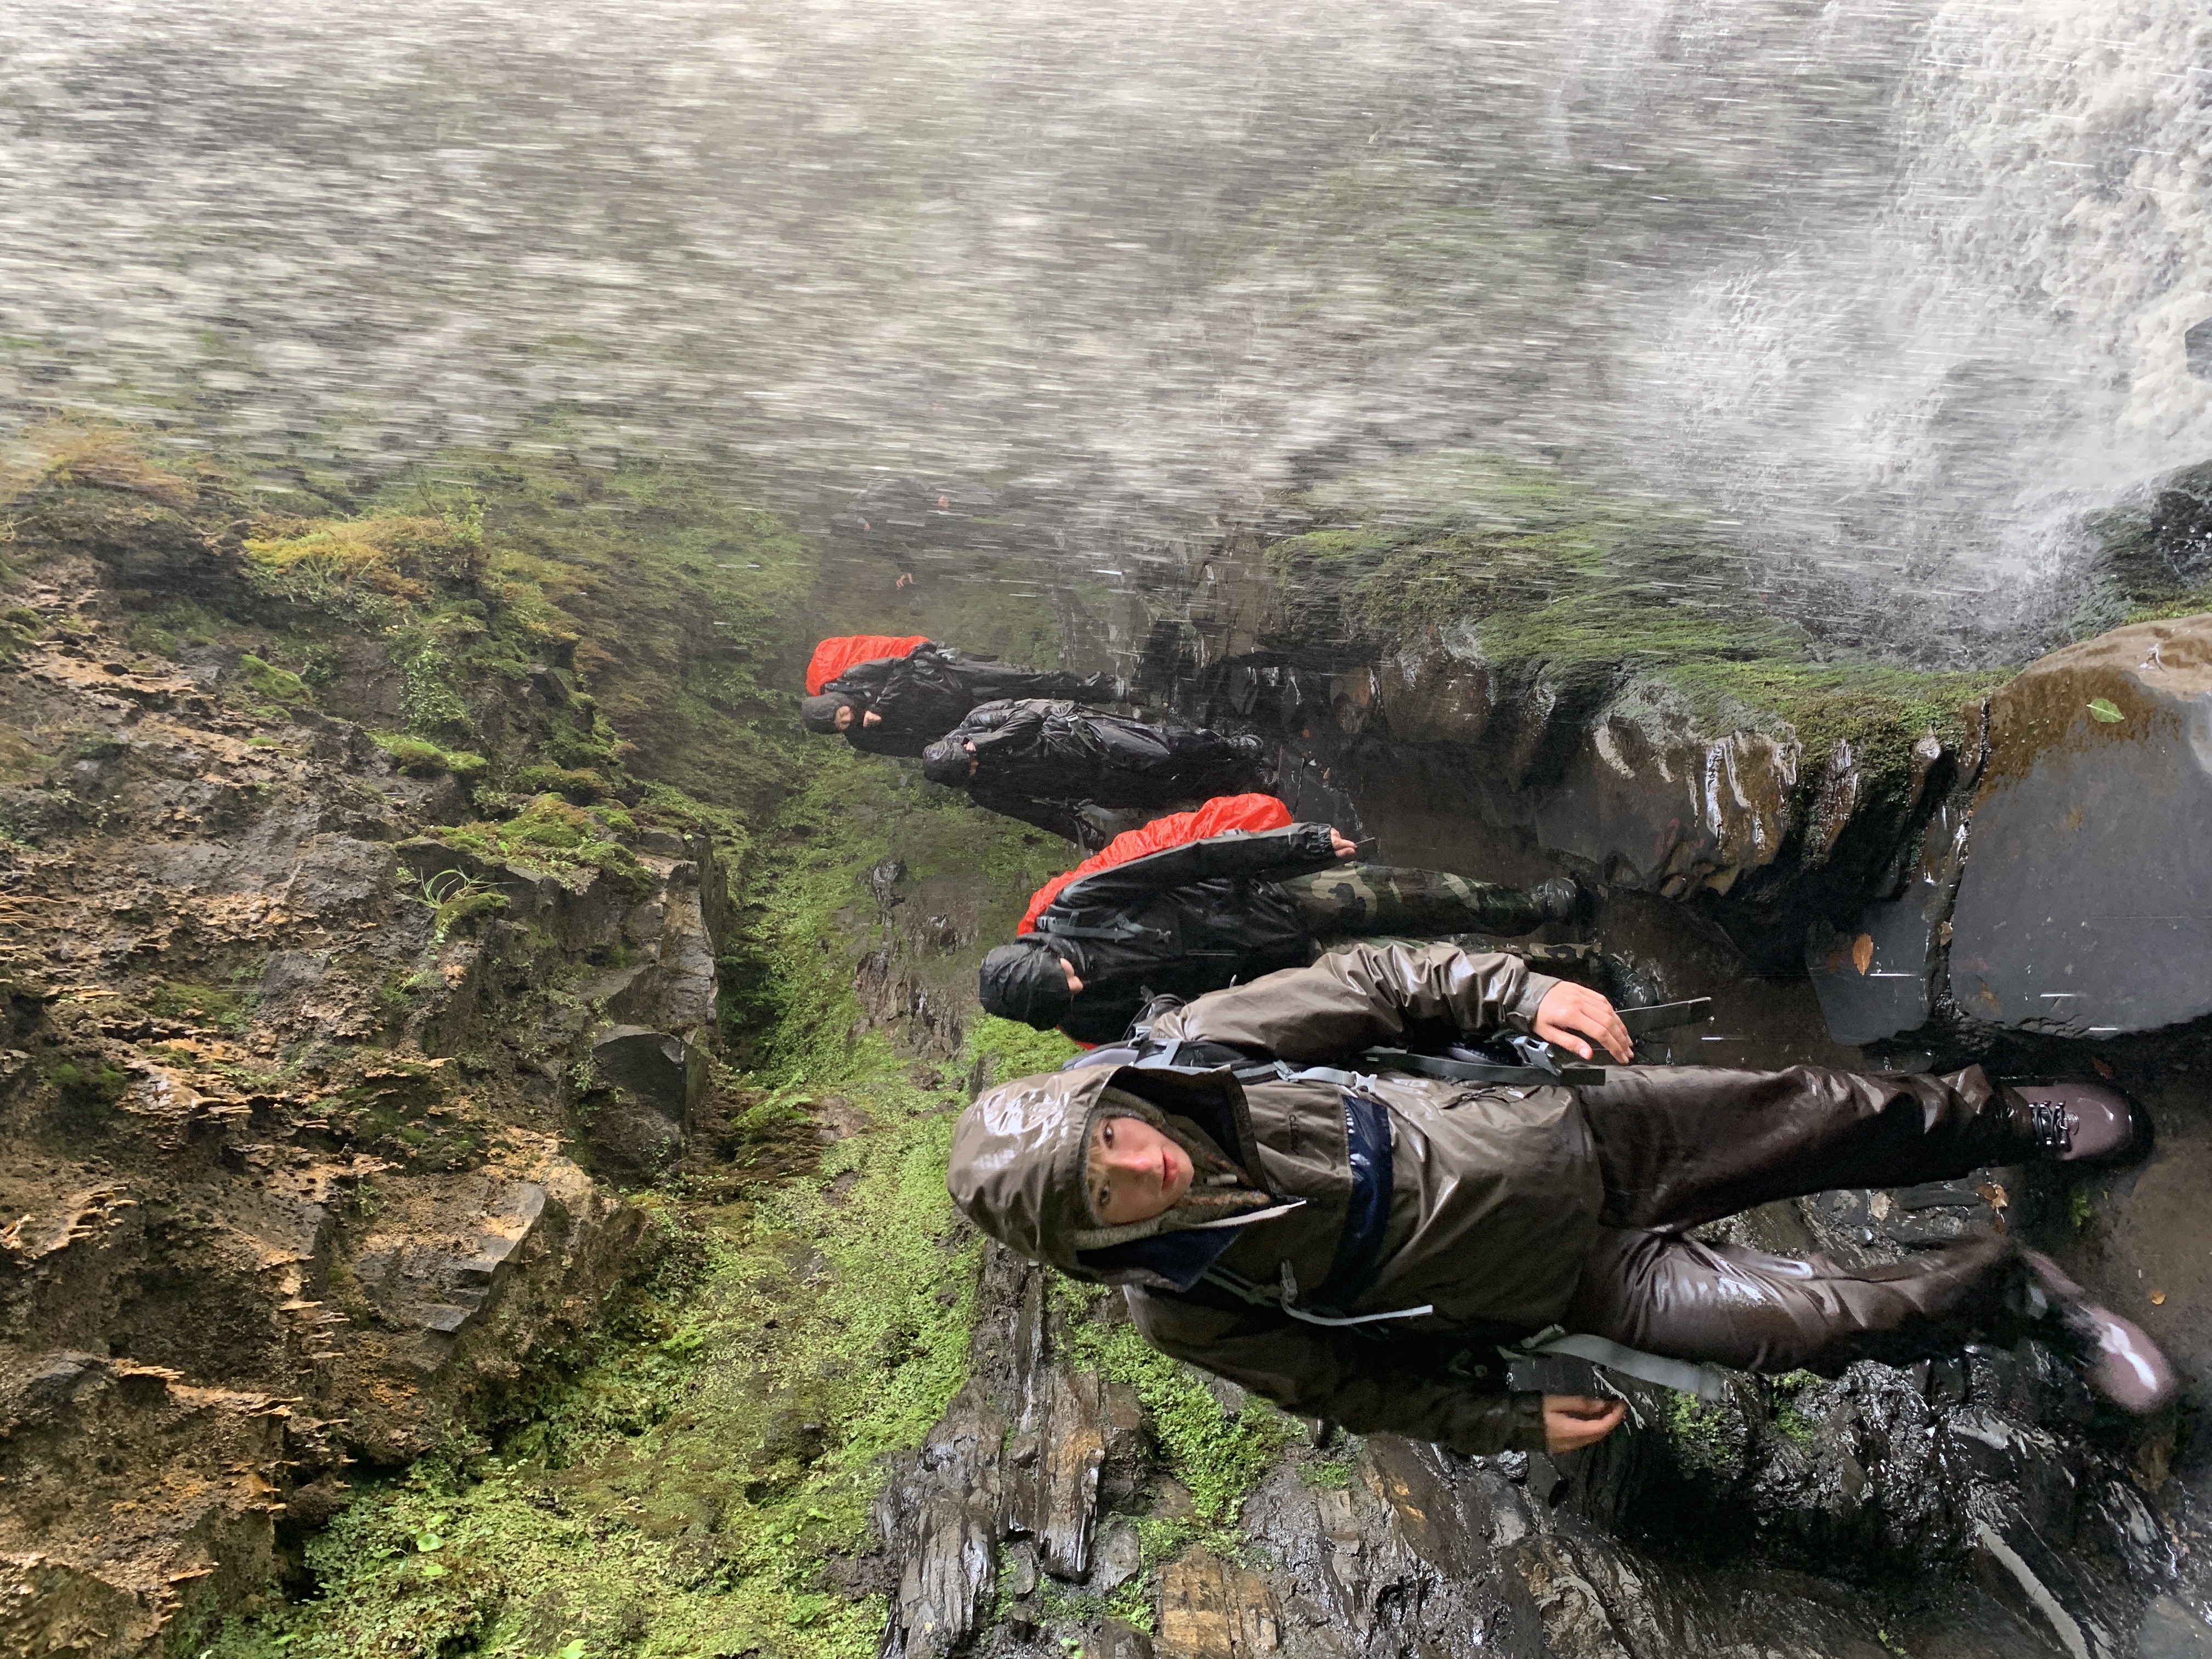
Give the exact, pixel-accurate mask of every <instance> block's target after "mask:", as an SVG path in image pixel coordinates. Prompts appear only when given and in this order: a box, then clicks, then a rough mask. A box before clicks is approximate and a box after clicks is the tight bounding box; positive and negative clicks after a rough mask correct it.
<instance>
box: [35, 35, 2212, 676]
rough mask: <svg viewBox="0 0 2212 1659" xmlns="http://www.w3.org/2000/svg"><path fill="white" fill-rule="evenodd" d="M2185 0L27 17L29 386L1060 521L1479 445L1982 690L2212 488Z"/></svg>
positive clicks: (263, 437)
mask: <svg viewBox="0 0 2212 1659" xmlns="http://www.w3.org/2000/svg"><path fill="white" fill-rule="evenodd" d="M2208 172H2212V20H2209V19H2208V18H2207V17H2206V16H2205V15H2203V11H2202V8H2201V7H2199V6H2197V5H2196V4H2194V3H2192V0H2014V3H2003V4H1997V3H1989V0H1946V3H1936V0H1922V3H1911V0H1860V3H1847V0H1832V3H1827V4H1825V5H1822V4H1817V3H1805V0H1705V3H1698V0H1678V3H1665V0H1483V3H1473V4H1470V3H1465V0H1448V3H1431V0H1376V3H1373V4H1368V5H1362V6H1357V7H1347V6H1344V5H1341V4H1338V3H1322V0H1209V3H1195V4H1193V3H1181V0H1178V3H1172V4H1170V3H1165V0H1116V3H1114V4H1111V5H1105V6H1100V5H1074V4H1067V3H1063V0H1051V3H1047V4H1044V5H1030V4H1024V5H1019V6H1017V5H1013V4H1008V3H996V0H933V3H930V4H927V5H921V4H914V3H900V0H813V3H806V0H760V3H754V4H750V5H744V6H738V5H734V4H731V3H727V0H714V3H706V0H694V3H683V0H659V3H633V0H623V3H614V0H546V3H543V4H535V5H532V6H529V7H523V6H520V5H512V4H509V5H487V4H470V3H461V0H396V3H392V4H388V5H384V6H380V7H376V8H371V9H364V8H361V7H357V6H350V5H339V4H335V3H331V0H284V3H282V4H277V3H270V0H226V3H219V4H218V3H192V0H145V3H131V4H125V3H121V0H114V3H102V0H16V3H15V4H14V5H13V6H11V7H10V8H9V10H8V11H7V12H6V14H5V15H0V409H6V410H12V411H15V414H16V415H17V416H19V417H21V416H26V415H27V414H28V413H30V412H32V411H33V410H37V409H40V408H52V407H54V406H57V405H58V406H62V407H65V408H89V409H94V410H100V411H106V412H112V413H118V414H121V415H125V416H130V417H132V418H137V419H144V420H154V421H158V422H163V423H166V424H170V425H173V426H175V427H177V428H179V429H180V430H181V431H182V432H184V433H185V434H187V435H191V436H192V437H193V438H195V439H196V440H197V441H206V442H210V443H213V444H217V445H220V446H222V447H225V448H226V449H228V450H229V451H232V452H234V453H245V454H247V455H249V456H252V457H254V458H257V459H259V461H260V462H261V463H262V464H263V465H264V468H265V477H266V481H267V482H268V483H270V485H271V486H272V487H282V486H283V484H284V483H286V481H287V480H288V479H296V478H297V477H299V471H298V469H301V468H303V467H304V468H307V469H315V468H327V469H331V470H333V471H337V472H339V473H341V474H344V475H365V476H366V475H374V473H376V472H377V471H380V470H381V469H387V468H391V467H393V466H397V465H404V464H406V463H408V462H410V460H412V459H416V458H418V457H420V456H422V455H424V454H426V453H430V452H432V451H434V450H435V449H436V448H437V447H440V446H441V445H446V444H449V443H453V442H456V441H462V442H473V441H520V442H525V443H532V442H540V443H559V444H561V445H562V446H564V447H574V448H577V449H578V450H579V451H580V452H581V453H585V454H586V455H587V456H589V455H597V454H611V453H615V452H617V451H618V450H620V449H622V448H623V447H628V446H632V445H653V446H659V447H676V448H678V449H681V450H684V451H686V452H688V453H694V454H696V455H699V456H702V457H703V458H706V459H710V460H712V461H714V463H715V464H717V465H722V466H725V467H726V468H728V469H730V471H732V475H733V476H735V477H738V478H739V479H741V480H742V481H743V482H744V484H745V486H746V487H747V488H748V489H753V490H757V491H758V492H760V493H761V494H762V495H764V496H765V497H766V498H768V499H770V500H772V501H777V502H778V503H780V504H782V505H785V506H787V507H792V508H793V509H794V510H796V511H799V512H800V513H802V514H803V515H808V516H811V517H813V518H814V519H815V520H816V521H817V522H818V521H819V518H820V517H821V516H822V515H823V514H824V513H826V512H827V511H828V510H829V509H830V508H832V507H834V506H835V505H836V502H837V501H839V499H840V498H841V497H842V496H843V495H848V494H849V493H850V492H851V491H852V490H854V489H857V488H858V487H860V485H862V484H864V483H866V482H867V481H868V480H869V479H870V478H871V477H876V476H878V474H879V471H880V470H882V469H890V470H893V471H932V472H939V473H950V474H952V475H955V476H971V477H981V476H989V477H994V478H996V479H1009V478H1012V479H1019V480H1024V481H1025V482H1026V483H1027V485H1028V487H1029V488H1030V489H1031V490H1032V491H1034V492H1037V493H1039V494H1041V495H1044V496H1046V497H1047V498H1048V499H1049V498H1053V497H1057V500H1058V503H1059V505H1060V507H1061V509H1062V510H1063V513H1064V516H1065V518H1066V521H1067V522H1069V523H1072V524H1078V525H1081V524H1104V523H1109V522H1117V521H1119V522H1127V521H1128V520H1131V519H1132V518H1135V519H1139V520H1146V521H1153V520H1162V519H1168V518H1175V517H1177V516H1181V517H1184V518H1188V517H1191V516H1202V515H1205V514H1208V513H1216V512H1220V511H1225V510H1227V511H1234V510H1237V509H1240V508H1243V507H1249V505H1250V504H1252V503H1253V502H1255V501H1257V500H1258V499H1260V498H1261V497H1262V496H1263V495H1265V493H1266V492H1267V491H1270V490H1273V489H1281V488H1285V487H1290V486H1295V485H1298V484H1303V483H1311V482H1314V481H1316V480H1318V479H1323V478H1327V477H1332V476H1334V475H1339V474H1343V473H1346V472H1351V471H1357V470H1358V469H1360V468H1362V467H1364V466H1368V465H1371V464H1372V463H1374V462H1375V461H1376V460H1377V459H1382V458H1385V457H1402V456H1405V455H1407V454H1408V453H1420V452H1424V451H1428V450H1433V449H1439V448H1448V447H1473V448H1479V449H1483V450H1489V451H1495V452H1500V453H1506V454H1510V455H1514V456H1517V457H1520V458H1522V459H1529V460H1535V461H1541V462H1546V463H1550V464H1556V465H1559V466H1560V467H1562V468H1565V469H1569V470H1571V471H1576V472H1577V473H1581V474H1585V475H1588V476H1589V477H1596V478H1601V479H1603V480H1605V481H1607V483H1610V484H1611V485H1612V486H1613V487H1615V488H1621V489H1635V490H1640V491H1644V492H1648V493H1649V494H1650V495H1654V496H1658V497H1667V498H1673V499H1679V500H1686V501H1692V502H1695V503H1699V504H1700V505H1702V506H1703V507H1705V508H1706V509H1707V510H1708V511H1709V512H1710V513H1711V515H1712V516H1713V519H1714V521H1715V522H1716V524H1717V526H1720V527H1721V528H1722V529H1723V531H1724V532H1726V533H1729V534H1732V535H1734V536H1735V537H1736V538H1739V539H1741V541H1742V542H1743V544H1745V545H1746V546H1747V547H1748V548H1750V549H1751V550H1753V551H1754V552H1755V553H1756V554H1757V555H1758V556H1759V559H1760V560H1761V561H1762V568H1765V570H1766V571H1767V572H1768V573H1769V574H1770V577H1771V587H1772V590H1773V592H1775V593H1776V595H1777V596H1778V602H1779V603H1783V604H1785V605H1795V606H1796V608H1798V609H1799V610H1800V611H1802V612H1803V613H1804V614H1806V615H1807V617H1808V620H1812V621H1814V622H1815V623H1818V624H1820V625H1821V626H1823V627H1824V628H1826V629H1829V630H1830V631H1832V632H1834V633H1837V634H1838V635H1843V636H1846V637H1855V638H1863V639H1867V640H1870V641H1872V642H1875V643H1877V644H1880V645H1882V646H1884V647H1887V648H1890V649H1893V650H1896V651H1899V652H1904V653H1911V654H1916V655H1919V656H1922V657H1931V658H1940V657H1942V656H1943V655H1945V654H1948V653H1951V652H1953V651H1954V650H1955V649H1958V648H1960V646H1959V641H1965V640H1970V639H1971V640H1979V641H1984V642H1986V641H1987V640H1988V639H1989V638H1990V635H1993V634H1994V635H1998V636H1999V637H2001V638H2002V637H2011V638H2016V639H2028V638H2032V637H2033V636H2034V635H2036V633H2037V630H2039V629H2042V628H2044V627H2045V626H2046V625H2047V624H2048V623H2049V621H2050V618H2051V614H2052V613H2053V611H2054V609H2055V608H2059V607H2063V605H2064V604H2065V603H2066V594H2067V592H2068V586H2067V583H2068V580H2069V573H2070V571H2071V569H2072V568H2073V565H2074V563H2075V561H2077V560H2078V557H2079V554H2078V550H2076V548H2075V537H2074V532H2073V531H2072V528H2071V527H2072V526H2074V524H2075V521H2076V520H2077V519H2078V516H2079V514H2080V513H2081V512H2082V511H2083V510H2084V509H2085V508H2088V507H2097V506H2100V505H2102V504H2105V503H2107V502H2110V501H2114V500H2116V499H2118V498H2119V497H2120V496H2122V495H2124V493H2125V492H2127V491H2128V490H2129V489H2132V488H2135V487H2137V486H2139V485H2140V484H2141V483H2142V482H2143V481H2144V480H2146V479H2148V478H2149V477H2153V476H2154V475H2155V474H2157V473H2158V472H2160V471H2162V470H2164V469H2166V468H2169V467H2171V466H2173V465H2179V464H2182V463H2185V462H2192V461H2197V460H2200V459H2205V458H2207V457H2208V456H2212V384H2208V383H2207V382H2206V381H2204V380H2198V379H2195V378H2192V377H2191V374H2189V372H2188V370H2187V368H2186V366H2185V360H2184V349H2183V343H2182V336H2183V334H2184V332H2185V330H2186V329H2187V328H2188V327H2189V326H2190V325H2192V324H2194V323H2196V322H2197V321H2198V320H2200V319H2203V318H2205V317H2208V316H2212V263H2208V250H2207V248H2206V246H2205V239H2206V227H2207V222H2208V217H2207V216H2208V212H2212V177H2208Z"/></svg>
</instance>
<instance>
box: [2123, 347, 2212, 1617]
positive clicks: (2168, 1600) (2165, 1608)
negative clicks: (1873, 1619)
mask: <svg viewBox="0 0 2212 1659" xmlns="http://www.w3.org/2000/svg"><path fill="white" fill-rule="evenodd" d="M2206 355H2207V356H2212V349H2208V350H2207V354H2206ZM2135 1659H2212V1626H2207V1625H2206V1624H2205V1622H2204V1620H2203V1618H2202V1617H2200V1616H2199V1615H2198V1614H2197V1613H2196V1611H2195V1610H2194V1609H2192V1608H2191V1607H2189V1605H2188V1604H2187V1603H2185V1602H2184V1601H2181V1600H2180V1599H2179V1598H2178V1597H2176V1596H2172V1595H2161V1596H2160V1597H2159V1598H2158V1599H2157V1600H2156V1601H2153V1602H2152V1603H2151V1604H2150V1606H2149V1607H2148V1608H2147V1609H2146V1610H2145V1611H2144V1613H2143V1621H2142V1626H2141V1627H2140V1628H2139V1629H2137V1630H2136V1645H2135Z"/></svg>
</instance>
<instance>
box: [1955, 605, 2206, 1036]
mask: <svg viewBox="0 0 2212 1659" xmlns="http://www.w3.org/2000/svg"><path fill="white" fill-rule="evenodd" d="M2100 714H2111V715H2117V718H2100ZM2208 825H2212V617H2184V618H2181V619H2179V620H2178V621H2173V622H2154V623H2139V624H2137V625H2136V626H2135V627H2132V628H2123V629H2115V630H2114V631H2113V632H2112V633H2110V634H2106V635H2101V636H2100V637H2099V638H2097V639H2093V640H2090V641H2085V642H2083V643H2082V644H2080V645H2075V646H2069V647H2067V648H2066V649H2064V650H2063V651H2057V652H2054V653H2051V655H2050V656H2047V657H2045V658H2043V659H2041V660H2040V661H2038V662H2036V663H2034V664H2033V665H2030V666H2029V667H2028V668H2027V670H2025V671H2023V672H2022V673H2021V675H2020V677H2019V678H2016V679H2015V680H2014V681H2012V682H2011V684H2008V685H2007V686H2005V687H2004V688H2003V689H2002V690H2000V691H1998V692H1997V693H1996V696H1993V697H1992V698H1991V699H1990V761H1989V764H1988V767H1987V769H1985V771H1984V777H1983V781H1982V784H1981V787H1980V790H1979V792H1978V798H1977V799H1976V801H1975V804H1974V813H1973V822H1972V829H1971V830H1970V834H1969V841H1968V849H1967V859H1966V874H1965V876H1964V878H1963V879H1962V880H1961V882H1960V888H1959V900H1958V906H1957V909H1956V911H1955V913H1954V917H1953V927H1954V933H1953V937H1952V941H1951V957H1950V975H1951V989H1952V995H1953V996H1954V998H1955V999H1956V1000H1957V1002H1958V1004H1959V1006H1960V1010H1961V1012H1964V1013H1965V1014H1966V1016H1967V1017H1968V1018H1972V1019H1976V1020H1980V1021H1984V1022H1985V1023H1987V1024H1992V1025H2001V1026H2011V1027H2015V1028H2021V1029H2026V1030H2037V1031H2047V1032H2054V1033H2062V1034H2066V1035H2072V1036H2105V1035H2110V1034H2113V1033H2118V1032H2121V1031H2142V1030H2154V1029H2156V1028H2157V1027H2160V1026H2162V1025H2171V1024H2178V1023H2179V1022H2181V1021H2185V1020H2191V1019H2196V1018H2200V1017H2202V1016H2203V1015H2204V1014H2206V1013H2212V831H2208V829H2207V826H2208Z"/></svg>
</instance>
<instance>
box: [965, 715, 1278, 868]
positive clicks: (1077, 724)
mask: <svg viewBox="0 0 2212 1659" xmlns="http://www.w3.org/2000/svg"><path fill="white" fill-rule="evenodd" d="M921 772H922V775H923V776H924V777H926V778H927V779H928V780H929V781H931V782H932V783H941V784H945V785H947V786H949V787H952V788H955V789H964V790H966V791H967V792H968V793H969V796H970V797H971V798H972V799H974V800H975V804H976V805H978V806H981V807H983V808H986V809H987V810H988V811H994V812H1002V813H1004V814H1006V816H1007V817H1015V818H1020V819H1022V820H1024V822H1025V823H1034V824H1036V825H1037V826H1038V827H1039V828H1040V829H1048V830H1050V831H1051V832H1052V833H1053V834H1054V835H1057V836H1066V837H1067V838H1068V839H1069V840H1070V841H1073V842H1083V843H1084V844H1085V845H1092V846H1095V845H1097V841H1096V840H1095V839H1094V837H1095V836H1096V835H1097V829H1096V826H1095V823H1094V822H1093V821H1092V820H1091V819H1088V818H1086V817H1085V816H1084V815H1083V812H1082V811H1081V809H1082V808H1083V807H1084V806H1085V805H1091V806H1096V807H1105V808H1109V809H1113V808H1121V807H1162V806H1173V805H1177V804H1178V803H1181V802H1183V801H1196V800H1205V799H1208V798H1210V797H1212V796H1216V795H1229V794H1236V793H1239V792H1242V791H1244V790H1248V789H1252V788H1255V787H1265V786H1266V784H1267V781H1268V779H1267V775H1266V750H1265V748H1264V747H1263V745H1262V744H1261V742H1260V740H1259V739H1258V738H1253V737H1245V736H1241V735H1239V736H1229V735H1226V734H1225V733H1222V732H1210V731H1207V730H1206V729H1205V728H1204V727H1201V726H1176V725H1173V724H1167V723H1163V724H1161V725H1158V726H1148V725H1146V724H1145V723H1144V722H1142V721H1139V720H1124V719H1122V718H1121V717H1120V716H1118V715H1115V714H1098V713H1097V712H1095V711H1094V710H1091V709H1088V708H1079V707H1078V706H1077V705H1075V704H1074V703H1072V702H1054V701H1051V700H1048V699H1046V698H1042V697H1030V698H1024V699H1021V700H1018V701H1015V700H1009V701H1006V702H987V703H985V704H983V705H982V706H981V708H973V709H970V710H969V713H968V717H967V718H966V719H965V720H962V721H961V722H960V724H959V725H957V726H954V727H953V728H952V730H951V732H947V733H946V734H945V736H944V737H941V738H939V739H938V740H937V741H936V742H935V743H933V744H930V745H929V746H928V747H927V749H925V750H922V751H921Z"/></svg>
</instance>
